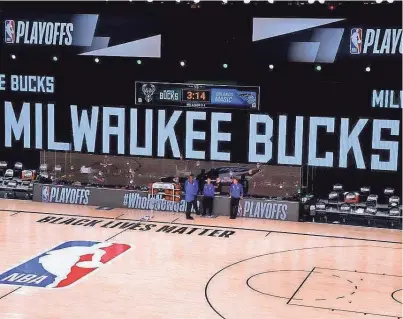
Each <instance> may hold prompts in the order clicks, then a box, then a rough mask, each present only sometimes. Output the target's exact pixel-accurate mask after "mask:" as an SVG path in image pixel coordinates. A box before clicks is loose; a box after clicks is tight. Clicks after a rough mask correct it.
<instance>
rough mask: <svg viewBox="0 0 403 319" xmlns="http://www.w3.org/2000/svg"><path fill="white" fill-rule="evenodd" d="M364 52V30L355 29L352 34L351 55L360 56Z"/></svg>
mask: <svg viewBox="0 0 403 319" xmlns="http://www.w3.org/2000/svg"><path fill="white" fill-rule="evenodd" d="M361 51H362V29H361V28H353V29H351V34H350V53H351V54H360V53H361Z"/></svg>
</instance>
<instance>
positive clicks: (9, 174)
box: [4, 169, 14, 179]
mask: <svg viewBox="0 0 403 319" xmlns="http://www.w3.org/2000/svg"><path fill="white" fill-rule="evenodd" d="M13 177H14V170H12V169H7V170H6V172H5V173H4V178H6V179H11V178H13Z"/></svg>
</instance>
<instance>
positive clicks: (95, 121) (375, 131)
mask: <svg viewBox="0 0 403 319" xmlns="http://www.w3.org/2000/svg"><path fill="white" fill-rule="evenodd" d="M2 117H4V119H3V121H4V138H3V143H4V146H5V147H16V146H21V147H23V148H25V149H38V150H43V149H44V150H49V151H51V150H52V151H74V152H86V153H101V154H111V155H130V156H148V157H151V156H152V157H160V158H166V157H170V158H177V159H179V158H187V159H196V160H210V161H231V162H244V163H269V164H280V165H304V164H308V165H311V166H318V167H339V168H347V167H355V168H358V169H369V170H381V171H397V170H398V166H399V165H400V164H399V163H400V160H399V153H400V152H399V148H400V147H401V142H400V140H401V137H400V136H401V131H400V122H401V121H400V120H390V119H382V118H381V119H371V118H360V119H351V118H348V117H314V116H289V115H276V116H271V115H268V114H255V113H252V114H251V113H240V112H206V111H196V110H177V109H170V110H167V109H154V108H140V107H137V108H136V107H118V106H89V107H79V106H77V105H69V107H63V108H58V107H57V105H56V104H53V103H34V102H20V103H16V102H12V101H5V102H4V108H3V114H2ZM290 122H291V123H292V125H291V124H290ZM56 123H57V124H56ZM287 136H288V137H287ZM290 136H291V139H290ZM289 140H291V141H292V142H291V143H290V142H289ZM324 141H329V142H324ZM332 145H335V147H333V146H332ZM368 145H369V147H368Z"/></svg>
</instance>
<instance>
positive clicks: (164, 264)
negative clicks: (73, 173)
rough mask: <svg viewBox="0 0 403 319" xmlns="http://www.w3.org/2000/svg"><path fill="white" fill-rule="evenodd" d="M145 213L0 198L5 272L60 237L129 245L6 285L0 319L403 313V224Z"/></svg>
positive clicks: (321, 318) (0, 287)
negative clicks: (96, 260)
mask: <svg viewBox="0 0 403 319" xmlns="http://www.w3.org/2000/svg"><path fill="white" fill-rule="evenodd" d="M149 214H150V213H149V212H146V211H134V210H127V209H114V210H110V211H100V210H96V209H95V208H91V207H83V206H74V205H58V204H41V203H33V202H25V201H15V200H0V257H1V258H0V278H1V274H3V273H4V272H6V271H7V270H9V269H10V268H13V267H15V266H17V265H19V264H23V263H24V262H25V261H27V260H30V259H32V258H33V257H35V256H38V255H40V254H42V253H44V252H46V251H48V250H50V249H52V248H54V247H56V246H58V245H60V244H61V243H63V242H68V241H95V242H103V241H107V242H111V243H117V244H126V245H129V246H131V247H130V249H129V250H127V251H126V252H125V253H123V254H122V255H121V256H119V258H116V259H113V260H112V262H110V263H106V264H104V265H102V266H101V267H100V268H99V269H98V270H97V271H96V272H94V273H93V274H91V275H89V276H86V277H84V279H82V280H79V281H77V283H76V284H74V285H72V286H69V287H66V288H46V289H45V288H38V287H26V286H23V287H20V286H19V285H5V284H2V282H1V281H0V318H1V319H15V318H18V319H35V318H40V319H42V318H43V319H59V318H60V319H64V318H66V319H67V318H69V319H70V318H85V319H92V318H95V319H107V318H113V319H121V318H122V319H123V318H147V319H149V318H169V319H170V318H174V319H178V318H190V319H205V318H206V319H208V318H227V319H232V318H245V319H249V318H279V319H282V318H299V319H300V318H309V319H334V318H340V319H341V318H347V319H350V318H354V319H355V318H357V319H358V318H382V317H383V318H401V317H402V308H401V307H402V304H401V303H402V250H401V249H402V243H401V242H402V232H401V231H398V230H388V229H375V228H361V227H350V226H340V225H323V224H310V223H293V222H278V221H269V220H258V219H256V220H254V219H240V218H239V219H236V220H234V221H233V220H229V219H228V218H224V217H219V218H216V219H202V218H200V217H196V218H195V220H194V221H190V222H189V221H187V220H186V219H184V216H183V215H182V214H176V215H172V214H170V213H155V217H154V218H153V219H151V220H150V221H148V222H141V224H140V225H138V224H137V223H136V220H139V219H140V218H141V217H143V216H144V215H149ZM61 262H63V261H61Z"/></svg>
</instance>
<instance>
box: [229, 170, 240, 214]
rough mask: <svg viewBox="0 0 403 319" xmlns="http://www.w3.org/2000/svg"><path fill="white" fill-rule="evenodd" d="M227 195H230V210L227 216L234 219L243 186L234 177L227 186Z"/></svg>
mask: <svg viewBox="0 0 403 319" xmlns="http://www.w3.org/2000/svg"><path fill="white" fill-rule="evenodd" d="M229 195H230V197H231V212H230V217H229V218H230V219H235V218H236V215H237V214H238V207H239V200H240V199H242V197H243V187H242V185H241V184H239V183H238V179H237V178H235V177H234V178H233V180H232V184H231V186H230V187H229Z"/></svg>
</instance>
